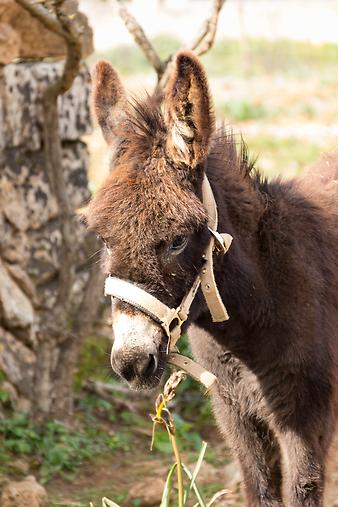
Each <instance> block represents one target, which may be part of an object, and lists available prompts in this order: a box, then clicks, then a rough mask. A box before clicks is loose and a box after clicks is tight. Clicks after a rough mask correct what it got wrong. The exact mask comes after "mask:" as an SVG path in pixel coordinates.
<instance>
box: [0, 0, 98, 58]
mask: <svg viewBox="0 0 338 507" xmlns="http://www.w3.org/2000/svg"><path fill="white" fill-rule="evenodd" d="M65 8H66V10H67V13H68V14H69V15H70V16H74V17H73V23H74V27H75V30H76V31H77V32H78V33H79V36H80V40H81V45H82V58H86V57H87V56H89V55H90V54H91V53H92V52H93V49H94V48H93V32H92V29H91V28H90V26H89V25H88V20H87V17H86V16H85V15H84V14H82V13H80V12H79V11H78V2H76V1H74V0H68V1H66V2H65ZM0 20H1V21H2V24H3V25H4V28H3V31H1V28H0V63H9V62H11V61H13V59H14V58H23V59H25V58H34V59H36V58H45V57H54V58H61V57H64V56H65V55H66V45H65V43H64V40H63V39H62V38H61V37H60V36H59V35H56V34H54V33H52V32H51V31H50V30H48V29H47V28H45V27H44V26H43V25H42V24H41V23H40V21H38V20H37V19H35V18H34V17H33V16H31V14H29V13H28V12H27V11H26V10H25V9H23V8H22V7H20V6H19V5H18V4H17V3H16V2H15V0H0ZM8 28H9V29H11V30H12V32H11V39H10V40H8V39H6V37H5V34H6V33H8V34H9V32H8ZM13 32H14V34H15V35H14V34H13ZM8 50H10V53H9V52H8V53H6V51H8ZM2 54H3V55H4V56H3V59H1V55H2Z"/></svg>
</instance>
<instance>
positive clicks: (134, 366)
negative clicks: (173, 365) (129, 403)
mask: <svg viewBox="0 0 338 507" xmlns="http://www.w3.org/2000/svg"><path fill="white" fill-rule="evenodd" d="M167 357H168V356H167V353H166V347H164V346H163V347H162V346H160V347H159V349H158V350H156V352H155V351H152V353H145V352H142V353H141V352H140V351H139V352H138V353H134V354H132V353H129V354H128V353H127V354H123V355H122V357H121V355H120V354H112V356H111V365H112V368H113V370H114V371H115V373H116V374H117V375H118V376H119V377H121V378H122V379H123V380H125V381H126V382H127V383H128V386H129V387H130V388H131V389H133V390H135V391H140V390H150V389H154V388H155V387H157V386H158V384H159V383H160V382H161V379H162V376H163V373H164V370H165V367H166V364H167Z"/></svg>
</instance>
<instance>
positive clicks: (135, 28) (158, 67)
mask: <svg viewBox="0 0 338 507" xmlns="http://www.w3.org/2000/svg"><path fill="white" fill-rule="evenodd" d="M118 9H119V15H120V17H121V18H122V20H123V22H124V24H125V26H126V28H127V30H128V31H129V33H130V34H131V35H132V36H133V38H134V41H135V42H136V44H137V45H138V46H139V47H140V48H141V49H142V51H143V53H144V55H145V57H146V58H147V60H148V62H149V63H150V64H151V65H152V66H153V67H154V69H155V71H156V74H157V79H158V80H160V79H161V76H162V74H163V72H164V70H165V67H166V65H165V63H164V62H162V60H161V59H160V57H159V55H158V53H157V51H156V50H155V48H154V46H153V45H152V44H151V43H150V41H149V39H148V37H147V36H146V34H145V33H144V30H143V28H142V27H141V25H140V24H139V23H138V22H137V20H136V19H135V18H134V16H133V15H132V14H130V12H129V11H128V10H127V9H126V7H121V6H119V8H118Z"/></svg>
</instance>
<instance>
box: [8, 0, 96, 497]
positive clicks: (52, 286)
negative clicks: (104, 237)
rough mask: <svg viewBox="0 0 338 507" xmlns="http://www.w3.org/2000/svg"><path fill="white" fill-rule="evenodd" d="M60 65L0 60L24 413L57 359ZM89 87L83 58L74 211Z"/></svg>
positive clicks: (75, 125) (12, 374) (11, 319)
mask: <svg viewBox="0 0 338 507" xmlns="http://www.w3.org/2000/svg"><path fill="white" fill-rule="evenodd" d="M7 2H9V3H11V2H10V0H7ZM4 4H5V0H0V19H2V18H1V16H2V14H3V12H4V11H1V8H2V7H3V6H4ZM7 5H9V4H8V3H7ZM62 65H63V64H62V62H59V63H55V62H54V63H47V62H35V63H33V62H31V63H20V64H10V65H6V66H5V67H1V66H0V371H3V372H4V373H5V375H6V378H7V380H8V382H10V384H12V385H13V386H15V389H16V391H17V393H18V400H17V404H16V410H18V411H20V412H22V411H23V412H27V413H29V412H30V411H31V410H33V409H34V407H36V404H37V398H39V400H41V396H40V397H39V392H38V394H37V389H39V387H38V386H39V385H40V384H41V385H42V383H40V384H39V381H40V379H39V372H40V371H41V368H40V365H41V363H40V361H41V357H42V361H43V364H44V367H45V370H44V372H43V375H44V379H43V381H44V382H45V384H43V385H44V387H45V385H48V389H50V390H51V391H52V387H53V382H54V377H55V372H56V369H57V367H58V361H59V360H60V358H59V356H58V354H59V350H58V345H57V344H54V341H56V340H57V339H60V337H59V335H57V337H56V338H54V335H52V334H51V332H50V324H51V323H53V322H54V320H55V319H56V314H55V304H56V302H57V299H58V297H59V295H60V294H59V290H60V287H59V273H60V267H61V263H62V248H61V246H62V233H61V217H60V215H61V210H60V209H59V205H58V202H57V199H56V197H55V195H54V192H53V189H52V186H51V184H50V181H49V177H48V174H47V171H46V166H45V161H44V153H43V140H42V128H43V121H44V120H43V114H42V107H41V94H42V91H43V89H44V87H45V86H46V83H48V82H51V81H52V80H54V79H55V76H56V75H58V74H59V73H60V72H61V71H62ZM89 91H90V77H89V72H88V70H87V68H86V66H85V65H83V66H82V69H81V73H80V75H79V76H78V77H77V78H76V80H75V82H74V84H73V87H72V88H71V89H70V90H69V92H68V93H67V94H65V95H64V96H62V97H60V100H59V102H58V112H59V120H60V134H61V143H62V146H61V148H62V165H63V167H62V169H63V171H64V176H65V182H66V192H67V197H68V201H69V205H70V208H71V210H72V212H73V213H74V217H75V216H76V210H77V208H79V207H81V206H83V205H85V204H86V202H87V201H88V199H89V191H88V185H87V167H88V152H87V147H86V145H85V144H84V142H83V141H82V140H81V138H82V136H83V135H84V134H87V133H89V132H90V130H91V124H90V114H89ZM75 229H76V230H75V232H74V243H75V244H76V259H75V262H74V271H75V276H74V283H73V286H72V288H71V296H70V306H71V309H72V311H73V312H74V314H75V315H76V314H77V313H78V309H79V308H80V305H81V303H82V301H83V295H84V289H85V285H86V284H87V281H88V276H89V274H88V260H89V258H90V255H91V254H92V250H91V249H90V248H91V247H90V246H89V242H88V241H87V240H88V234H87V232H86V230H85V226H84V225H83V224H81V223H80V221H79V222H78V224H76V227H75ZM9 295H10V297H9ZM53 319H54V320H53ZM69 322H71V320H69ZM61 336H63V334H62V332H61ZM49 346H50V349H49ZM42 350H43V351H44V352H43V353H42V352H41V351H42ZM46 357H47V359H46ZM38 358H39V359H38ZM38 365H39V367H38ZM40 394H41V393H40ZM0 505H1V504H0Z"/></svg>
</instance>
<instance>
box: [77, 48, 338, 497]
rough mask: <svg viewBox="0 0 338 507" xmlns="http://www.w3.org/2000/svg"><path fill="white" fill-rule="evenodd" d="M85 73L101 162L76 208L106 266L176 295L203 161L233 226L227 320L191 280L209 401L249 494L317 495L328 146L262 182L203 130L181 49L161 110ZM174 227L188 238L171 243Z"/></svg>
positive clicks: (196, 251)
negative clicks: (109, 150)
mask: <svg viewBox="0 0 338 507" xmlns="http://www.w3.org/2000/svg"><path fill="white" fill-rule="evenodd" d="M97 74H98V78H97V82H96V91H95V93H94V100H95V109H96V111H97V116H98V119H99V122H100V123H101V126H102V128H103V130H104V131H105V137H106V138H107V139H108V140H109V142H110V143H113V145H114V153H113V156H112V166H113V170H112V173H111V175H110V176H109V178H108V179H107V181H106V182H105V184H104V186H103V187H102V189H101V190H100V191H99V192H98V193H97V194H96V196H95V197H94V199H93V201H92V202H91V204H90V206H89V210H88V214H87V220H88V224H89V226H90V227H91V228H93V229H95V230H96V231H97V232H98V234H99V235H101V236H102V238H103V239H104V240H105V242H106V244H107V245H108V247H109V249H110V250H111V255H110V256H107V263H106V270H107V272H108V273H112V274H113V275H115V276H119V277H121V278H125V279H128V280H131V281H133V282H134V283H138V284H140V285H142V287H145V288H146V289H147V290H149V291H150V292H152V293H154V294H155V295H156V296H157V297H158V298H160V299H161V300H162V301H164V302H165V303H167V304H168V305H170V306H176V305H177V304H179V302H180V300H181V299H182V297H183V295H184V294H185V293H186V291H187V289H188V288H189V287H190V285H191V283H192V281H193V279H194V277H195V275H196V272H197V270H199V269H200V268H201V266H202V262H203V261H202V253H203V250H204V248H205V245H206V243H207V241H208V238H209V233H208V230H207V227H206V214H205V210H204V208H203V205H202V203H201V201H200V196H201V182H202V178H203V174H204V171H206V173H207V175H208V178H209V180H210V182H211V186H212V188H213V191H214V194H215V198H216V201H217V205H218V211H219V227H218V229H219V231H221V232H228V233H230V234H232V235H233V237H234V241H233V245H232V247H231V249H230V251H229V252H228V254H227V255H226V256H224V257H215V275H216V280H217V285H218V288H219V291H220V294H221V296H222V299H223V301H224V303H225V305H226V307H227V308H228V310H229V313H230V320H229V321H227V322H224V323H218V324H215V323H212V321H211V318H210V315H209V312H208V309H207V307H206V304H205V302H204V300H203V298H202V295H201V294H200V293H198V295H197V297H196V300H195V301H194V304H193V307H192V311H191V316H190V321H189V323H191V322H193V321H194V322H195V324H197V325H198V326H200V327H201V328H204V329H205V330H207V331H208V332H209V334H210V335H211V337H210V338H207V337H205V338H204V339H203V340H196V341H195V340H194V337H193V336H192V339H191V345H192V348H193V352H194V355H195V357H196V358H197V360H199V361H200V362H201V363H202V364H203V365H204V366H205V367H206V368H208V369H210V370H211V371H212V372H213V373H215V374H216V375H217V376H218V378H219V381H220V384H221V386H222V387H221V389H220V391H219V393H218V395H217V396H215V397H214V399H213V405H214V412H215V415H216V418H217V421H218V424H219V427H220V428H221V430H222V432H223V433H224V435H225V436H226V438H227V439H228V441H229V442H230V443H231V445H232V448H233V449H234V452H235V453H236V454H237V456H238V458H239V461H240V463H241V468H242V472H243V478H244V484H245V489H246V493H247V503H248V505H249V506H250V507H258V506H264V507H268V506H269V507H272V506H276V507H277V506H282V505H284V506H288V507H300V506H302V507H303V506H307V507H318V506H321V505H322V502H323V500H322V498H323V488H324V479H325V463H326V458H327V453H328V449H329V446H330V443H331V440H332V436H333V432H334V427H335V422H336V419H337V403H338V394H337V391H338V300H337V294H338V264H337V262H338V199H337V197H338V182H337V180H338V152H336V153H333V154H331V155H325V156H323V157H322V158H321V160H320V161H319V162H318V163H317V164H316V165H315V166H313V168H312V169H311V170H310V171H309V172H308V173H306V175H305V176H304V177H302V178H298V179H296V180H292V181H282V180H278V179H277V180H274V181H272V182H270V183H268V182H266V181H265V180H262V179H261V178H260V176H259V174H258V173H256V172H255V170H253V168H252V164H250V163H249V162H248V160H247V156H246V150H245V148H244V147H243V145H242V147H241V154H240V155H239V156H238V155H237V154H236V143H235V141H234V139H233V137H232V136H231V135H230V134H227V133H226V132H225V131H224V130H223V129H221V130H219V131H217V132H214V130H213V123H214V118H213V114H212V109H211V102H210V98H209V90H208V86H207V79H206V76H205V73H204V70H203V68H202V67H201V65H200V63H199V62H198V60H197V59H196V58H195V57H194V56H193V55H192V54H190V53H188V52H182V53H180V54H179V55H178V57H177V62H176V72H175V75H174V76H173V79H172V81H171V84H170V86H169V89H168V92H167V95H166V97H165V99H164V107H165V109H166V113H165V115H164V117H163V115H162V113H161V110H160V108H159V106H157V105H156V104H153V103H152V102H151V99H147V100H146V101H145V102H143V103H136V104H134V107H132V106H130V105H129V106H126V103H125V101H124V96H125V95H124V92H123V93H122V91H121V90H122V88H121V83H120V81H119V79H118V77H117V75H116V73H115V72H114V71H113V70H112V69H111V67H110V66H109V64H107V63H104V62H101V63H100V64H99V66H98V69H97ZM104 76H109V79H107V80H105V79H104ZM105 81H108V82H109V86H108V87H107V86H106V84H105ZM121 97H122V99H121ZM116 110H120V111H122V112H120V115H119V117H114V118H115V119H114V121H111V120H109V122H107V118H113V117H112V116H111V114H112V111H116ZM117 119H118V122H117ZM116 123H118V126H117V125H116ZM107 129H108V132H107ZM180 235H185V236H188V238H189V241H188V244H187V246H186V248H185V249H184V250H183V251H182V253H180V254H179V255H176V256H172V255H171V254H170V245H171V244H172V242H173V241H174V240H175V237H177V236H180ZM165 340H166V339H165V336H164V335H163V347H162V348H161V349H160V350H159V354H160V356H161V360H162V366H160V367H161V368H162V369H163V366H164V363H165V354H164V352H163V351H164V350H165ZM161 371H162V370H161Z"/></svg>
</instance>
